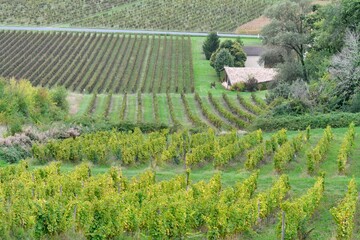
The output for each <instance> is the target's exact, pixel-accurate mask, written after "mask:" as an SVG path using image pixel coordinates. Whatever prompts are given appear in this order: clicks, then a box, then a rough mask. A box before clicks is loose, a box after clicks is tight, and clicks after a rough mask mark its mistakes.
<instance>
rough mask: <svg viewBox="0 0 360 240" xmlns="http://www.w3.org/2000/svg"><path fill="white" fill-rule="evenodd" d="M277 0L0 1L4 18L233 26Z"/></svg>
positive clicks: (123, 26) (199, 27) (172, 26)
mask: <svg viewBox="0 0 360 240" xmlns="http://www.w3.org/2000/svg"><path fill="white" fill-rule="evenodd" d="M276 1H279V0H226V1H224V0H216V1H211V0H196V1H185V0H170V1H169V0H160V1H153V0H120V1H119V0H117V1H114V0H106V1H98V2H95V1H87V2H86V3H85V4H84V2H83V1H80V0H75V1H69V0H61V1H56V2H54V1H49V0H41V1H33V0H32V1H20V2H19V1H8V0H7V1H2V2H1V3H0V9H1V14H0V15H1V16H2V18H0V22H1V23H2V24H23V25H60V26H79V27H83V26H86V27H106V28H120V29H147V30H150V29H154V30H155V29H156V30H177V31H201V32H208V31H220V32H233V31H234V30H235V29H236V28H237V27H238V26H240V25H242V24H244V23H246V22H249V21H251V20H253V19H255V18H257V17H259V16H260V15H262V13H263V11H264V9H265V8H266V7H268V6H270V5H271V4H272V3H274V2H276Z"/></svg>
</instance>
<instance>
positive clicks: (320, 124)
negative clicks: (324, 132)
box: [251, 112, 360, 131]
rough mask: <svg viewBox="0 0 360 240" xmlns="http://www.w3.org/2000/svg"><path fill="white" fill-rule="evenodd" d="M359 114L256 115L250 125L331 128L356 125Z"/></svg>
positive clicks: (273, 127) (259, 127)
mask: <svg viewBox="0 0 360 240" xmlns="http://www.w3.org/2000/svg"><path fill="white" fill-rule="evenodd" d="M359 119H360V114H358V113H356V114H355V113H346V112H333V113H329V114H313V115H303V116H284V117H271V116H266V117H258V118H256V119H255V121H254V122H253V124H252V125H251V129H262V130H264V131H271V130H278V129H281V128H287V129H289V130H304V129H306V128H307V127H308V126H311V127H312V128H325V127H326V126H328V125H330V126H332V127H333V128H340V127H348V126H349V124H350V123H351V122H354V124H355V125H356V126H358V125H359V124H360V120H359Z"/></svg>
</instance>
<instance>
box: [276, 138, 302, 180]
mask: <svg viewBox="0 0 360 240" xmlns="http://www.w3.org/2000/svg"><path fill="white" fill-rule="evenodd" d="M303 141H304V134H303V133H299V134H298V135H297V136H295V137H294V138H293V139H291V141H287V142H285V143H284V144H282V145H281V146H280V147H278V148H277V149H276V151H275V153H274V168H275V170H276V172H278V173H281V172H283V171H284V170H285V169H286V164H287V163H289V162H291V161H292V160H293V159H294V158H295V156H296V153H297V152H298V151H300V150H301V148H302V147H303Z"/></svg>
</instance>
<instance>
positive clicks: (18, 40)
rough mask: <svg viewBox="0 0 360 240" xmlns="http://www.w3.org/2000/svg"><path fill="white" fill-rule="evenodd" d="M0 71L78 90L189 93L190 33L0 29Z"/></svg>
mask: <svg viewBox="0 0 360 240" xmlns="http://www.w3.org/2000/svg"><path fill="white" fill-rule="evenodd" d="M0 56H1V58H0V59H1V60H0V76H3V77H7V78H12V77H14V78H16V79H24V78H26V79H28V80H30V81H31V83H32V84H33V85H35V86H45V87H49V88H51V87H53V86H56V85H61V86H65V87H66V88H67V89H68V90H70V91H76V92H80V93H103V92H113V93H125V92H128V93H135V92H143V93H144V92H145V93H147V92H151V93H165V92H174V93H180V92H185V93H190V92H194V74H193V64H192V55H191V39H190V38H189V37H181V36H179V37H174V36H155V35H152V36H150V35H119V34H95V33H63V32H61V33H59V32H51V33H39V32H15V31H0Z"/></svg>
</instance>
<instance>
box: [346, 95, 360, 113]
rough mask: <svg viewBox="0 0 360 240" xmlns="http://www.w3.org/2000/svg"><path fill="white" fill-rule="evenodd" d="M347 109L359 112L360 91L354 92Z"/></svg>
mask: <svg viewBox="0 0 360 240" xmlns="http://www.w3.org/2000/svg"><path fill="white" fill-rule="evenodd" d="M349 111H350V112H352V113H358V112H360V93H356V94H355V95H354V96H353V97H352V99H351V103H350V107H349Z"/></svg>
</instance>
